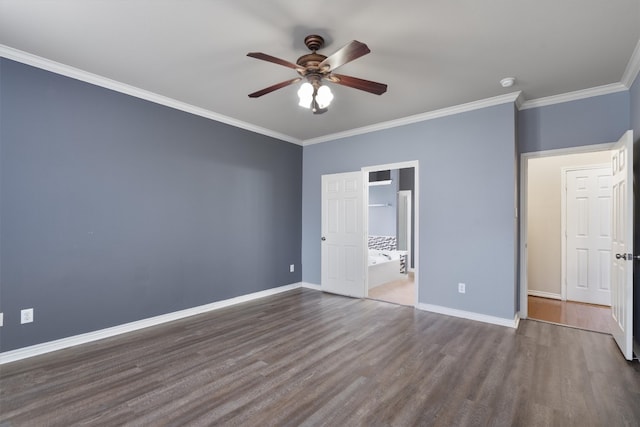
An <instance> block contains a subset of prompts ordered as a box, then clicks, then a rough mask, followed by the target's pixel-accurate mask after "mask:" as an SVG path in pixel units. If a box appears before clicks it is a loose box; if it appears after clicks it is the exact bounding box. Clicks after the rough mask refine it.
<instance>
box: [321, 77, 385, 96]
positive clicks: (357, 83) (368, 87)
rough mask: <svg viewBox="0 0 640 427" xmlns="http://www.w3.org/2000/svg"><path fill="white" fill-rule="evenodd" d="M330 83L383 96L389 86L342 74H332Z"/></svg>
mask: <svg viewBox="0 0 640 427" xmlns="http://www.w3.org/2000/svg"><path fill="white" fill-rule="evenodd" d="M328 79H329V81H332V82H333V83H337V84H339V85H343V86H348V87H352V88H354V89H360V90H363V91H365V92H369V93H373V94H376V95H382V94H383V93H385V92H386V91H387V85H386V84H384V83H377V82H372V81H371V80H364V79H359V78H357V77H351V76H345V75H342V74H331V75H330V76H329V77H328Z"/></svg>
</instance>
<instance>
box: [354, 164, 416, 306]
mask: <svg viewBox="0 0 640 427" xmlns="http://www.w3.org/2000/svg"><path fill="white" fill-rule="evenodd" d="M405 168H413V191H414V201H413V203H414V205H413V213H414V228H413V230H412V231H413V241H414V243H413V259H414V266H415V267H416V268H414V276H413V283H414V286H415V292H416V296H415V298H416V299H415V301H416V305H415V306H416V307H417V306H418V304H419V301H420V285H419V283H420V268H418V265H419V264H420V250H419V248H420V239H419V238H418V237H417V236H419V235H420V162H419V161H418V160H411V161H406V162H397V163H387V164H385V165H375V166H364V167H362V168H361V171H362V177H363V181H365V185H364V194H363V198H362V200H363V203H364V205H363V209H362V221H363V227H364V229H365V231H366V232H365V233H364V236H363V242H362V244H363V247H364V248H368V246H369V242H368V240H369V209H367V208H366V207H367V206H368V205H369V186H368V185H366V183H367V182H368V181H369V173H370V172H375V171H381V170H388V169H405ZM364 264H365V265H364V272H365V274H364V278H365V280H364V286H365V288H364V289H365V293H364V295H365V297H368V296H369V262H368V257H364ZM407 264H408V265H409V266H410V265H411V259H408V260H407Z"/></svg>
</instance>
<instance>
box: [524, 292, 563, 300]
mask: <svg viewBox="0 0 640 427" xmlns="http://www.w3.org/2000/svg"><path fill="white" fill-rule="evenodd" d="M527 295H529V296H532V297H541V298H550V299H559V300H561V299H562V295H560V294H556V293H554V292H545V291H535V290H533V289H529V290H528V291H527Z"/></svg>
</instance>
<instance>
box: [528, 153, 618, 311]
mask: <svg viewBox="0 0 640 427" xmlns="http://www.w3.org/2000/svg"><path fill="white" fill-rule="evenodd" d="M614 145H615V142H609V143H605V144H594V145H583V146H580V147H572V148H560V149H556V150H545V151H536V152H533V153H522V154H520V310H519V313H520V318H521V319H526V318H527V317H528V311H529V310H528V306H527V296H528V293H529V286H528V283H527V241H528V240H529V239H528V235H527V224H528V218H527V208H528V203H527V198H528V193H527V192H528V188H529V185H528V182H527V181H528V175H529V159H537V158H542V157H553V156H564V155H567V154H581V153H594V152H598V151H610V150H611V149H612V148H613V146H614Z"/></svg>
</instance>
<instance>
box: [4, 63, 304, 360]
mask: <svg viewBox="0 0 640 427" xmlns="http://www.w3.org/2000/svg"><path fill="white" fill-rule="evenodd" d="M0 76H1V77H0V96H1V99H0V120H1V122H0V124H1V128H0V167H1V170H0V203H1V205H0V236H1V238H0V247H1V257H0V311H2V312H4V323H5V324H4V327H2V328H0V350H1V351H8V350H12V349H15V348H19V347H23V346H28V345H32V344H37V343H41V342H45V341H50V340H55V339H58V338H63V337H67V336H71V335H76V334H80V333H84V332H89V331H94V330H98V329H102V328H106V327H110V326H114V325H119V324H123V323H126V322H131V321H135V320H139V319H143V318H148V317H151V316H155V315H160V314H163V313H168V312H173V311H176V310H181V309H185V308H189V307H194V306H198V305H202V304H206V303H210V302H214V301H218V300H223V299H226V298H231V297H234V296H238V295H244V294H248V293H252V292H256V291H261V290H264V289H269V288H273V287H277V286H281V285H286V284H290V283H295V282H299V281H300V280H301V270H302V269H301V267H300V266H301V263H300V253H301V243H300V242H301V227H302V226H301V215H300V211H301V197H302V194H301V191H302V186H301V182H302V148H301V147H299V146H296V145H293V144H290V143H287V142H282V141H278V140H275V139H272V138H269V137H266V136H262V135H259V134H256V133H252V132H248V131H244V130H241V129H238V128H234V127H231V126H228V125H225V124H222V123H218V122H214V121H211V120H208V119H205V118H201V117H197V116H194V115H190V114H187V113H184V112H181V111H177V110H173V109H170V108H167V107H163V106H160V105H156V104H153V103H150V102H147V101H143V100H140V99H137V98H133V97H130V96H127V95H123V94H120V93H117V92H113V91H110V90H107V89H104V88H100V87H96V86H92V85H89V84H86V83H83V82H80V81H76V80H73V79H69V78H66V77H62V76H59V75H56V74H52V73H49V72H46V71H42V70H39V69H36V68H32V67H29V66H26V65H22V64H18V63H16V62H12V61H9V60H6V59H0ZM289 264H295V265H296V272H295V273H289ZM27 307H33V308H34V309H35V316H34V317H35V322H34V323H31V324H26V325H20V324H19V310H20V309H21V308H27Z"/></svg>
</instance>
